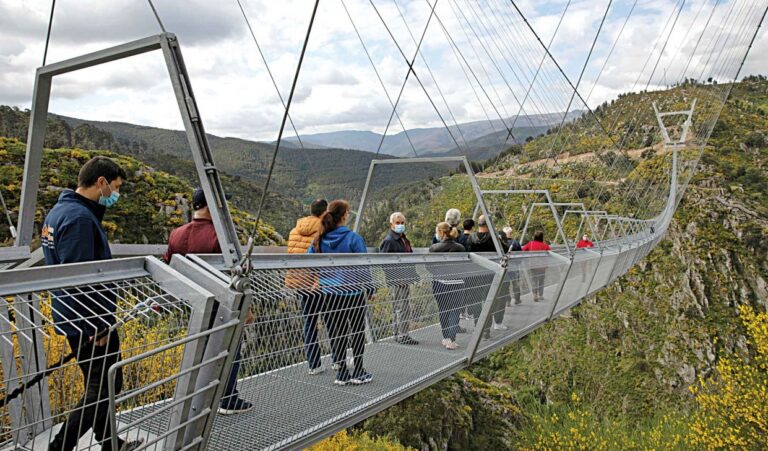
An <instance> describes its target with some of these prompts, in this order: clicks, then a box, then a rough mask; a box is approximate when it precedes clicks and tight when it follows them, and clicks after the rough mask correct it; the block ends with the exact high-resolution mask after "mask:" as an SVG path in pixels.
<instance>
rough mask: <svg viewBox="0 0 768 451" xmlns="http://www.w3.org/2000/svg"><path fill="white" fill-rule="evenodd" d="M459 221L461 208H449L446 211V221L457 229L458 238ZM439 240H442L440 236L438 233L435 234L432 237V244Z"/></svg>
mask: <svg viewBox="0 0 768 451" xmlns="http://www.w3.org/2000/svg"><path fill="white" fill-rule="evenodd" d="M459 221H461V211H459V209H457V208H449V209H448V210H447V211H446V212H445V222H447V223H448V224H449V225H450V226H451V227H453V228H454V229H457V238H458V227H459ZM439 242H440V238H438V236H437V235H434V236H433V237H432V244H437V243H439Z"/></svg>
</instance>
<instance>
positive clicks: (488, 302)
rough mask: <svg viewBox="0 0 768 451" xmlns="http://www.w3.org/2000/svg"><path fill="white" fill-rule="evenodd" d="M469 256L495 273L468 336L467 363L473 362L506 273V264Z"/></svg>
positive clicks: (473, 255) (474, 255)
mask: <svg viewBox="0 0 768 451" xmlns="http://www.w3.org/2000/svg"><path fill="white" fill-rule="evenodd" d="M469 256H470V258H471V259H472V261H473V262H475V263H477V264H479V265H481V266H484V267H485V268H487V269H490V270H492V271H495V273H494V275H493V280H492V281H491V285H490V287H489V288H488V294H487V295H486V296H485V301H484V302H483V309H482V311H481V312H480V318H478V319H477V324H476V325H475V330H473V331H472V337H471V338H470V340H469V344H468V345H467V364H471V363H473V362H474V359H475V354H477V348H478V347H479V346H480V340H481V339H482V336H483V331H484V330H485V326H486V323H487V322H488V321H489V320H490V318H491V309H492V308H493V303H494V301H495V300H496V297H497V296H498V295H499V290H500V289H501V286H502V285H503V282H504V276H505V275H506V274H507V265H506V264H500V265H499V264H496V263H494V262H492V261H490V260H488V259H487V258H484V257H481V256H479V255H476V254H469ZM494 266H495V268H494Z"/></svg>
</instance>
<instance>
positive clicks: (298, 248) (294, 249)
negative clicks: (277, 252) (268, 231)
mask: <svg viewBox="0 0 768 451" xmlns="http://www.w3.org/2000/svg"><path fill="white" fill-rule="evenodd" d="M320 228H321V223H320V218H316V217H314V216H306V217H304V218H300V219H299V220H298V221H296V227H294V228H293V230H291V233H289V234H288V253H289V254H306V253H307V249H309V246H311V245H312V242H313V241H314V240H315V238H317V236H318V235H319V234H320ZM316 285H317V276H316V275H314V274H309V273H308V272H307V271H306V270H300V269H295V270H291V271H288V273H287V274H286V275H285V287H286V288H294V289H298V288H303V289H312V288H313V287H314V286H316Z"/></svg>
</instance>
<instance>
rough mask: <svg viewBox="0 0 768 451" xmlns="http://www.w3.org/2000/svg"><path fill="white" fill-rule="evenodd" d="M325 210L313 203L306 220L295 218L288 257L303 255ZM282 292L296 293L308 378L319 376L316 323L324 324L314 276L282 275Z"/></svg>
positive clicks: (321, 201) (302, 272)
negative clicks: (294, 291)
mask: <svg viewBox="0 0 768 451" xmlns="http://www.w3.org/2000/svg"><path fill="white" fill-rule="evenodd" d="M327 208H328V202H327V201H326V200H325V199H317V200H315V201H314V202H312V204H311V205H310V206H309V213H310V215H309V216H305V217H303V218H299V220H297V221H296V227H294V228H293V229H292V230H291V232H290V233H289V234H288V253H289V254H306V253H307V249H309V247H310V246H311V245H312V242H313V241H315V240H316V239H317V237H318V235H320V230H321V229H322V222H321V221H320V217H321V216H322V215H323V213H325V210H326V209H327ZM285 288H288V289H292V290H296V295H297V296H298V298H299V303H300V306H301V316H302V317H303V318H304V353H305V355H306V357H307V364H308V365H309V374H310V375H315V374H320V373H322V372H323V371H325V370H324V369H323V367H322V366H321V361H320V345H319V344H318V342H317V321H318V320H319V319H320V317H321V316H322V317H323V321H324V322H325V325H326V328H327V327H328V321H326V320H325V306H324V300H323V298H322V293H321V292H320V291H319V290H318V289H317V276H316V275H315V274H313V273H310V272H309V271H307V270H301V269H293V270H290V271H288V273H287V274H286V275H285Z"/></svg>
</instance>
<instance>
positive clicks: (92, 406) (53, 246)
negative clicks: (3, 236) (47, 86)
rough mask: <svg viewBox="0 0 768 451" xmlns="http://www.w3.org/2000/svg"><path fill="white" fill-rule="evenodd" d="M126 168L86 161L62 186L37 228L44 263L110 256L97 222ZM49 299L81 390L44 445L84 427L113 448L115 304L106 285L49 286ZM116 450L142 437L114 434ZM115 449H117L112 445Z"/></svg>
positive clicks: (119, 379) (118, 382)
mask: <svg viewBox="0 0 768 451" xmlns="http://www.w3.org/2000/svg"><path fill="white" fill-rule="evenodd" d="M126 178H127V177H126V174H125V171H124V170H123V169H122V168H121V167H120V166H119V165H118V164H117V163H115V162H114V161H112V160H111V159H109V158H107V157H103V156H98V157H94V158H92V159H90V160H88V162H86V163H85V164H84V165H83V167H82V168H81V169H80V173H79V174H78V176H77V189H76V190H75V191H71V190H65V191H63V192H62V193H61V195H60V196H59V200H58V202H57V203H56V205H54V206H53V208H52V209H51V211H50V212H49V213H48V216H46V218H45V221H44V222H43V229H42V233H41V239H42V247H43V255H44V256H45V263H46V264H48V265H59V264H65V263H79V262H88V261H94V260H109V259H111V258H112V253H111V252H110V250H109V242H108V241H107V234H106V232H105V231H104V228H103V227H102V225H101V221H102V219H103V218H104V213H105V212H106V209H107V208H109V207H112V206H113V205H115V203H116V202H117V200H118V199H119V198H120V186H121V185H122V184H123V181H124V180H125V179H126ZM52 294H53V301H52V311H53V320H54V324H55V328H56V333H58V334H60V335H65V336H66V337H67V342H68V343H69V347H70V348H71V349H72V351H73V352H76V353H77V357H76V358H77V361H78V366H79V367H80V370H81V371H82V373H83V385H84V387H85V394H84V395H83V397H82V398H81V399H80V401H79V402H78V403H77V405H76V406H75V408H74V409H73V410H72V412H71V413H70V414H69V416H68V417H67V419H66V421H65V422H64V424H63V426H62V427H61V429H59V431H58V433H57V434H56V436H55V437H54V439H53V442H51V443H50V444H49V446H48V450H49V451H61V450H67V451H68V450H72V449H74V448H75V447H76V446H77V443H78V441H79V439H80V437H82V436H83V435H85V433H86V432H88V430H89V429H91V428H93V434H94V436H95V439H96V440H97V441H98V442H99V443H100V444H101V449H102V451H113V450H112V442H111V440H112V430H111V427H110V422H109V421H107V420H106V418H108V415H109V393H108V389H107V387H108V386H107V374H108V371H107V370H108V369H109V367H110V366H112V365H113V364H115V363H116V362H118V361H119V360H120V358H121V357H120V338H119V336H118V334H117V331H116V330H113V331H111V332H108V333H107V330H108V329H109V328H110V327H111V326H113V325H114V324H115V323H116V319H115V311H116V309H117V305H116V303H115V301H116V300H115V297H114V295H112V294H111V292H110V290H103V291H97V292H91V293H87V294H85V293H83V294H72V292H71V291H54V292H53V293H52ZM122 385H123V374H122V372H121V371H120V370H118V371H117V374H116V376H115V391H116V393H120V390H121V389H122ZM117 442H118V447H119V448H118V449H119V451H130V450H133V449H135V448H138V447H139V446H141V444H142V442H143V440H136V441H131V442H126V441H124V440H122V439H120V438H118V440H117ZM115 451H117V450H115Z"/></svg>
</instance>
